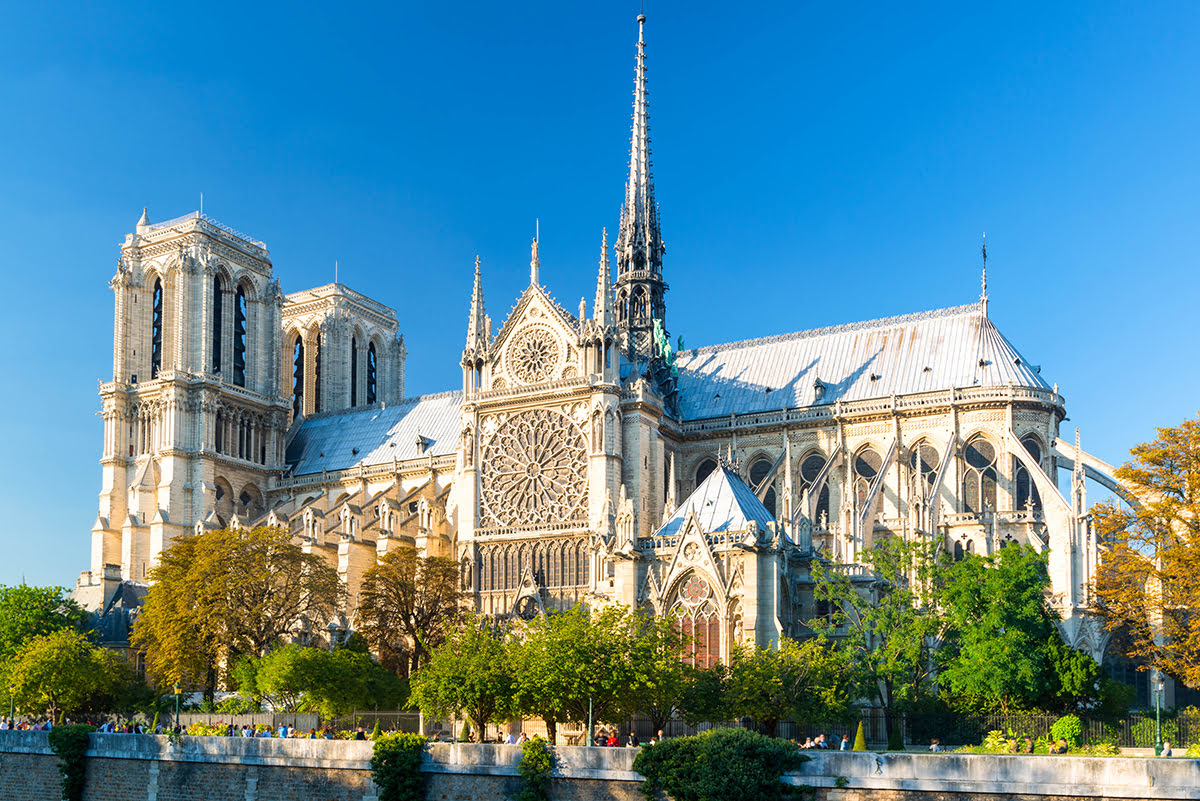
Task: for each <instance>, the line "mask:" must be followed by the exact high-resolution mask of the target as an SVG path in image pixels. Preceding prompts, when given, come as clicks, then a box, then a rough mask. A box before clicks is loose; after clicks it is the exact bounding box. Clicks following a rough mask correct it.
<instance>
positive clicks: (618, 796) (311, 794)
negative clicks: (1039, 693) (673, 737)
mask: <svg viewBox="0 0 1200 801" xmlns="http://www.w3.org/2000/svg"><path fill="white" fill-rule="evenodd" d="M520 754H521V749H520V748H519V747H517V746H498V745H474V744H448V743H439V744H435V745H433V746H432V747H431V748H430V750H429V752H428V753H427V754H426V757H425V761H424V765H423V770H424V771H425V772H426V773H427V780H428V797H429V798H430V799H436V800H437V801H477V799H484V798H495V799H503V798H511V797H514V796H515V795H516V793H517V792H518V791H519V789H520V784H521V783H520V778H519V777H518V775H517V769H516V766H517V761H518V760H519V759H520ZM555 754H556V767H555V778H554V779H553V780H552V782H551V788H550V789H551V797H552V798H554V799H555V801H592V800H593V799H614V801H641V799H642V798H643V796H642V793H641V777H640V776H639V775H638V774H636V773H634V772H633V760H634V758H635V756H636V755H637V751H636V749H632V748H572V747H560V748H557V749H555ZM810 755H811V756H812V760H811V761H809V762H807V763H805V765H804V766H803V768H802V769H801V770H800V771H798V772H796V773H794V774H790V775H789V776H787V777H786V778H785V781H787V782H788V783H790V784H792V785H794V786H797V787H806V788H812V793H811V796H810V797H811V798H812V799H813V801H867V800H868V799H870V801H942V800H943V799H955V801H960V800H961V801H1035V799H1036V801H1067V799H1072V801H1075V800H1077V799H1096V801H1108V799H1128V800H1129V801H1139V800H1140V799H1146V801H1149V799H1185V798H1197V797H1200V790H1198V789H1197V788H1200V760H1193V759H1129V758H1100V757H1073V756H1071V757H1051V756H987V755H968V754H903V753H901V754H873V753H838V752H831V753H813V752H810ZM370 758H371V743H369V742H351V741H342V740H276V739H250V740H245V739H241V738H236V737H234V738H224V737H185V738H183V739H182V740H181V741H180V742H179V743H177V744H172V743H171V741H170V740H169V739H168V738H167V737H152V736H149V735H135V734H93V735H92V740H91V749H90V750H89V752H88V769H87V782H86V786H85V788H84V799H85V801H193V799H194V800H195V801H200V800H201V799H203V800H204V801H209V800H210V799H211V800H212V801H301V800H303V801H377V798H376V793H375V787H374V785H373V783H372V782H371V772H370V768H369V761H370ZM59 782H60V779H59V775H58V769H57V760H56V758H55V757H54V755H53V753H52V752H51V751H50V748H49V745H48V744H47V740H46V735H45V734H44V733H42V732H0V798H3V799H10V798H12V799H21V801H59ZM839 785H841V786H839ZM804 795H809V794H808V793H806V794H804ZM801 797H804V796H801Z"/></svg>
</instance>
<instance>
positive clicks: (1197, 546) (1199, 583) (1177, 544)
mask: <svg viewBox="0 0 1200 801" xmlns="http://www.w3.org/2000/svg"><path fill="white" fill-rule="evenodd" d="M1130 454H1131V455H1132V457H1133V458H1132V459H1131V460H1130V461H1129V462H1126V463H1125V464H1123V465H1121V467H1119V468H1117V470H1116V472H1115V477H1116V478H1117V480H1118V481H1120V482H1121V483H1122V485H1124V486H1125V487H1126V488H1128V489H1129V490H1130V491H1131V492H1132V495H1133V496H1135V497H1136V499H1137V503H1136V505H1134V506H1130V507H1121V506H1119V505H1117V504H1116V503H1113V502H1106V503H1101V504H1097V505H1096V506H1094V507H1093V508H1092V519H1093V523H1094V525H1095V527H1096V530H1097V532H1098V534H1099V536H1100V541H1101V542H1102V543H1104V545H1103V550H1102V554H1101V559H1100V564H1099V566H1098V567H1097V570H1096V576H1095V580H1094V582H1093V589H1094V591H1095V592H1094V596H1095V598H1096V604H1095V611H1096V612H1097V613H1098V614H1099V615H1101V616H1102V617H1103V618H1104V621H1105V625H1106V626H1107V628H1108V629H1109V630H1110V631H1111V632H1113V633H1114V634H1115V635H1116V636H1117V638H1118V641H1119V642H1121V644H1122V646H1123V648H1124V650H1125V652H1126V654H1127V655H1128V656H1130V657H1132V658H1134V659H1137V660H1139V661H1140V662H1141V663H1142V664H1143V665H1144V666H1145V667H1146V668H1147V669H1148V668H1157V669H1159V670H1162V671H1164V672H1166V673H1169V674H1171V675H1172V676H1175V677H1176V678H1178V679H1180V680H1182V681H1183V682H1184V683H1185V684H1187V685H1188V686H1191V687H1197V686H1200V615H1197V614H1195V610H1196V609H1197V608H1200V417H1198V418H1196V419H1189V420H1185V421H1184V422H1183V423H1182V424H1180V425H1179V426H1175V427H1168V428H1160V429H1158V438H1157V439H1155V440H1154V441H1153V442H1146V443H1142V444H1140V445H1137V446H1136V447H1134V448H1133V449H1132V450H1130Z"/></svg>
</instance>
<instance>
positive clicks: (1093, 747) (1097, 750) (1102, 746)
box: [1080, 742, 1121, 756]
mask: <svg viewBox="0 0 1200 801" xmlns="http://www.w3.org/2000/svg"><path fill="white" fill-rule="evenodd" d="M1080 753H1082V754H1086V755H1087V756H1120V755H1121V749H1120V748H1117V747H1116V746H1115V745H1113V744H1112V743H1105V742H1099V743H1091V744H1090V745H1085V746H1084V747H1083V748H1081V749H1080Z"/></svg>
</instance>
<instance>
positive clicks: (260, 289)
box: [77, 210, 287, 606]
mask: <svg viewBox="0 0 1200 801" xmlns="http://www.w3.org/2000/svg"><path fill="white" fill-rule="evenodd" d="M271 271H272V265H271V259H270V256H269V254H268V253H267V249H266V246H265V245H263V243H261V242H258V241H255V240H253V239H251V238H249V237H247V236H245V235H244V234H240V233H238V232H236V231H233V230H232V229H230V228H227V227H226V226H223V225H221V224H220V223H218V222H216V221H215V220H212V219H210V218H208V217H206V216H204V215H203V214H201V213H198V212H194V213H192V214H188V215H185V216H184V217H179V218H176V219H174V220H169V221H167V222H164V223H158V224H152V223H151V222H150V220H149V217H148V215H147V214H146V212H145V211H144V210H143V212H142V217H141V219H140V220H139V221H138V224H137V228H136V232H135V233H133V234H129V235H128V236H126V238H125V242H124V243H123V244H122V246H121V257H120V259H119V261H118V263H117V272H116V275H114V276H113V278H112V280H111V282H110V285H111V286H112V288H113V293H114V295H115V302H116V306H115V313H114V325H113V377H112V380H111V381H110V382H108V383H104V384H101V386H100V397H101V402H102V412H101V414H102V416H103V418H104V447H103V453H102V456H101V460H100V463H101V467H102V471H103V486H102V489H101V493H100V509H99V514H98V516H97V519H96V523H95V525H94V526H93V528H92V558H91V571H89V572H88V573H85V574H84V575H83V576H82V577H81V578H80V587H79V594H78V596H77V597H79V599H80V600H81V601H82V602H83V603H84V604H85V605H87V606H93V605H98V604H100V603H103V602H105V601H106V600H107V598H108V595H109V594H110V592H111V589H112V588H113V585H114V583H115V582H117V581H120V580H124V581H135V582H142V581H145V580H146V577H147V573H148V571H149V570H150V569H151V568H152V567H153V566H154V564H155V563H156V562H157V559H158V555H159V553H161V551H162V550H163V549H164V548H165V547H167V546H168V545H169V544H170V543H171V541H172V540H173V539H175V538H176V537H179V536H180V535H182V534H184V533H186V532H189V531H192V530H194V529H195V528H196V526H198V525H200V526H203V525H209V526H219V525H229V524H230V523H233V522H234V521H235V520H240V521H243V522H248V521H250V520H252V519H254V518H256V517H259V516H260V515H262V514H263V513H264V512H265V499H264V493H265V491H266V488H267V479H268V477H269V476H271V475H274V474H277V473H278V471H279V470H280V469H281V465H282V463H283V448H284V435H285V432H286V426H287V401H286V399H285V398H284V397H282V396H281V395H280V393H279V387H280V383H281V377H280V375H279V353H280V349H279V345H278V341H277V340H278V333H277V332H278V331H279V329H280V319H281V311H282V301H283V297H282V294H281V293H280V290H279V282H278V281H276V280H274V279H273V277H272V275H271Z"/></svg>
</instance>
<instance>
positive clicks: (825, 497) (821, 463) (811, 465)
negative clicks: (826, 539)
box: [800, 453, 829, 526]
mask: <svg viewBox="0 0 1200 801" xmlns="http://www.w3.org/2000/svg"><path fill="white" fill-rule="evenodd" d="M824 467H825V457H824V455H822V454H820V453H812V454H809V455H808V456H805V457H804V461H803V462H801V463H800V480H801V481H803V482H804V489H806V490H808V489H810V488H811V487H812V486H813V485H814V484H815V483H816V481H817V477H818V476H820V475H821V470H822V468H824ZM812 522H813V523H814V524H816V525H818V526H822V525H823V526H828V525H829V482H828V481H825V482H824V483H822V484H821V492H820V494H819V495H818V496H817V503H816V506H815V507H814V508H813V521H812Z"/></svg>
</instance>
